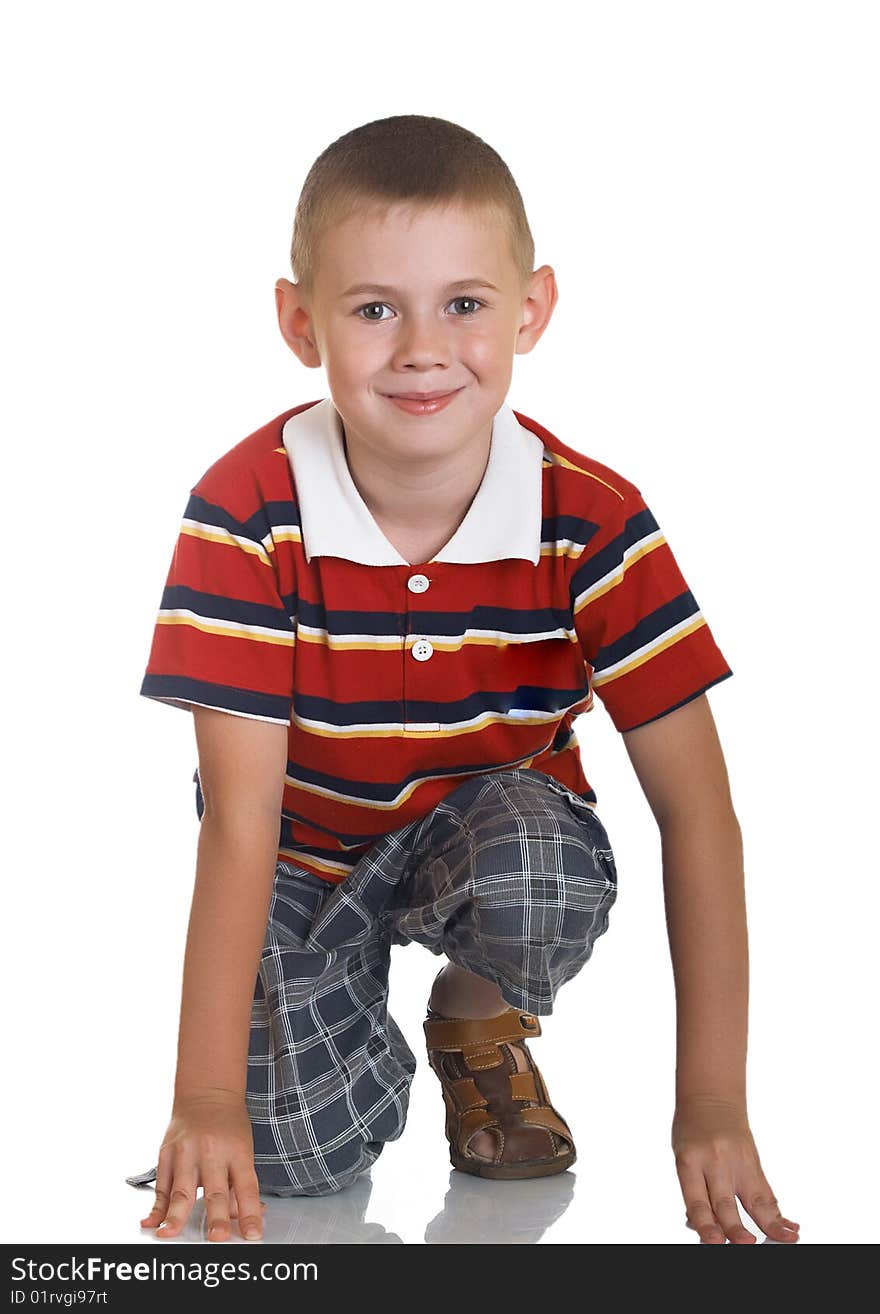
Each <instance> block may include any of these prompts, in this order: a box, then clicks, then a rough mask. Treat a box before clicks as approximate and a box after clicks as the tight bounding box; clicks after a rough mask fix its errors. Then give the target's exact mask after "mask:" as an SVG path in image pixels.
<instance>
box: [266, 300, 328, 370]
mask: <svg viewBox="0 0 880 1314" xmlns="http://www.w3.org/2000/svg"><path fill="white" fill-rule="evenodd" d="M275 309H276V311H277V313H278V327H279V328H280V330H281V336H282V337H283V339H284V341H285V342H286V343H287V345H288V347H290V350H291V351H292V352H293V354H294V355H295V356H296V357H297V359H298V360H301V361H302V363H303V365H306V366H308V368H309V369H317V368H318V367H319V366H320V365H321V355H320V352H319V351H318V346H317V343H316V342H315V339H314V335H313V332H312V321H311V317H310V316H309V313H308V311H307V310H306V308H305V305H304V304H303V301H302V298H301V297H300V292H299V285H298V284H297V283H291V282H290V280H289V279H286V278H279V279H276V281H275Z"/></svg>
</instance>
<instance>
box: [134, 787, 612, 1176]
mask: <svg viewBox="0 0 880 1314" xmlns="http://www.w3.org/2000/svg"><path fill="white" fill-rule="evenodd" d="M616 897H617V870H616V867H615V864H614V855H613V853H612V851H611V846H610V844H609V841H608V835H607V833H606V831H605V827H604V826H603V825H602V822H601V821H600V820H599V817H598V816H597V815H596V813H595V812H594V811H593V809H592V808H591V807H590V806H589V805H588V804H586V803H585V802H584V801H583V799H581V798H580V797H579V796H578V795H577V794H575V793H573V792H572V791H571V790H568V789H566V788H565V786H563V785H561V784H560V783H559V781H557V780H555V779H553V777H552V776H548V775H545V774H544V773H543V772H541V771H533V770H531V769H528V768H521V769H515V770H510V771H492V772H489V773H487V774H483V775H475V776H472V777H470V778H469V779H468V780H467V781H465V783H464V784H462V785H460V786H459V787H458V788H457V789H455V790H453V791H452V792H451V793H449V794H447V795H446V797H445V798H444V799H443V800H442V801H441V802H440V803H439V804H438V805H437V807H435V808H434V809H433V811H431V812H430V813H428V814H427V815H426V816H424V817H421V818H419V819H418V820H416V821H413V822H411V823H410V824H409V825H407V826H403V827H401V828H400V829H399V830H396V831H392V832H391V833H390V834H388V835H385V836H383V837H382V838H381V839H379V840H377V841H376V843H375V844H374V845H373V846H372V847H371V848H370V849H369V850H368V851H367V852H366V853H365V854H364V855H363V856H362V857H361V859H360V861H359V862H358V863H357V864H356V865H355V866H354V867H353V868H352V870H351V872H349V874H348V876H347V877H346V878H345V880H343V881H342V882H341V883H340V884H337V885H333V884H330V883H329V882H327V881H322V880H320V879H319V878H318V877H316V876H313V875H311V873H309V872H306V871H303V870H301V869H299V868H297V867H295V866H293V865H291V864H289V863H283V862H279V863H278V866H277V868H276V873H275V886H274V891H273V894H272V899H271V903H270V907H269V917H268V923H267V930H266V939H265V943H264V946H263V950H262V954H261V958H260V966H259V975H258V979H257V982H256V990H255V995H254V1003H253V1009H252V1013H251V1035H250V1046H249V1053H248V1083H247V1108H248V1113H249V1115H250V1119H251V1123H252V1127H253V1135H254V1166H255V1169H256V1173H257V1177H258V1180H259V1184H260V1191H261V1192H262V1193H265V1194H268V1195H282V1196H284V1195H326V1194H329V1193H330V1192H333V1191H338V1190H340V1189H341V1188H342V1187H345V1186H347V1185H348V1184H349V1183H351V1182H352V1181H353V1180H354V1179H355V1178H356V1177H357V1176H358V1175H359V1174H360V1173H362V1172H365V1171H366V1170H367V1169H368V1168H369V1167H370V1165H371V1164H372V1163H374V1162H375V1160H376V1159H377V1158H378V1156H379V1154H380V1153H381V1152H382V1149H383V1148H384V1145H385V1143H386V1142H387V1141H393V1140H396V1139H397V1138H398V1137H399V1136H400V1135H401V1134H402V1132H403V1129H404V1125H405V1123H406V1115H407V1109H408V1105H409V1090H410V1085H411V1083H412V1079H413V1076H414V1074H415V1069H416V1059H415V1056H414V1054H413V1052H412V1050H411V1049H410V1048H409V1046H408V1045H407V1043H406V1040H405V1039H404V1037H403V1035H402V1033H401V1031H400V1029H399V1028H398V1026H397V1024H396V1023H395V1021H394V1019H393V1018H392V1017H391V1016H390V1014H389V1013H388V1009H387V999H388V968H389V962H390V947H391V945H392V944H398V945H406V944H412V943H414V942H415V943H418V944H423V945H425V947H426V948H428V949H430V950H431V952H432V953H434V954H445V955H446V957H447V958H449V959H450V960H451V961H452V962H453V963H457V964H458V966H460V967H463V968H466V969H467V970H468V971H470V972H475V973H476V974H477V975H478V976H482V977H485V978H486V979H488V980H490V981H494V982H495V984H496V985H497V986H498V987H499V989H500V991H501V993H502V995H503V996H504V998H505V999H506V1000H507V1002H508V1003H509V1004H511V1005H512V1006H513V1007H515V1008H521V1009H523V1010H525V1011H526V1012H529V1013H537V1014H547V1013H551V1012H552V1011H553V1002H554V999H555V997H556V992H557V991H558V989H559V987H560V986H561V985H563V984H564V982H566V981H568V980H569V979H570V978H571V977H573V976H574V975H575V974H576V973H577V972H578V971H580V969H581V968H582V967H583V965H584V963H585V962H586V961H587V960H588V958H589V957H590V955H591V953H592V951H593V944H594V943H595V941H596V940H597V939H598V937H599V936H600V935H602V934H603V932H604V931H605V930H606V929H607V926H608V915H609V912H610V909H611V906H612V904H613V903H614V901H615V898H616ZM426 1003H427V1001H426ZM155 1178H156V1169H155V1168H153V1169H150V1170H149V1171H148V1172H146V1173H139V1174H136V1175H135V1176H133V1177H127V1178H126V1181H127V1182H129V1183H130V1184H131V1185H132V1186H146V1185H149V1184H150V1183H151V1182H154V1181H155Z"/></svg>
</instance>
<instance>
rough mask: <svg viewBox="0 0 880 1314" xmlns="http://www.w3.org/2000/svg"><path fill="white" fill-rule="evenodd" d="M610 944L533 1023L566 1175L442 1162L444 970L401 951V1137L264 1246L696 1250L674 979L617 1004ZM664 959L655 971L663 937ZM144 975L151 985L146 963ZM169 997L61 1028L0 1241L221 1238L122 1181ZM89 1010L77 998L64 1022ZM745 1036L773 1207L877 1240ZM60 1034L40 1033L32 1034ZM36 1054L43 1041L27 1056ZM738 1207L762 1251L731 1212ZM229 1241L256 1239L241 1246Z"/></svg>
mask: <svg viewBox="0 0 880 1314" xmlns="http://www.w3.org/2000/svg"><path fill="white" fill-rule="evenodd" d="M621 923H622V924H623V925H622V926H621ZM625 926H626V919H625V918H623V917H621V918H619V919H618V926H617V927H615V929H616V930H617V931H618V935H619V939H620V940H622V941H625V940H626V932H625V931H624V932H623V934H621V931H622V930H623V928H624V927H625ZM611 947H612V940H611V932H610V931H609V933H608V935H607V938H606V940H605V943H604V944H603V943H602V942H601V941H600V942H598V945H597V948H596V950H595V952H594V956H593V959H592V960H591V962H590V963H589V964H588V965H587V966H586V967H585V969H584V971H583V972H582V973H581V975H580V976H579V977H578V978H577V979H576V980H574V981H573V982H570V983H568V984H567V985H566V986H565V987H564V988H563V990H562V991H560V994H559V996H558V998H557V1007H556V1009H555V1010H554V1014H553V1015H552V1016H549V1017H545V1018H543V1019H542V1025H543V1034H542V1035H541V1036H540V1037H539V1038H538V1039H537V1040H533V1041H532V1042H530V1048H531V1051H532V1053H533V1055H534V1056H535V1059H536V1062H538V1064H539V1066H540V1067H541V1070H542V1072H543V1074H544V1076H545V1079H546V1081H547V1083H548V1086H549V1089H550V1095H551V1099H552V1100H553V1102H554V1104H555V1105H556V1106H557V1107H558V1108H559V1110H560V1112H562V1113H563V1115H564V1116H565V1117H566V1118H567V1119H568V1120H569V1122H570V1123H571V1125H572V1130H573V1132H574V1134H575V1139H576V1142H577V1147H578V1160H577V1162H576V1164H575V1166H574V1168H573V1169H571V1170H570V1171H568V1172H566V1173H563V1174H560V1175H559V1176H557V1177H550V1178H544V1179H536V1180H534V1181H527V1182H490V1181H483V1180H481V1179H477V1178H472V1177H469V1176H466V1175H465V1174H462V1173H459V1172H457V1171H455V1170H453V1169H452V1167H451V1165H450V1163H449V1160H448V1147H447V1144H446V1140H445V1136H444V1132H443V1103H442V1097H441V1094H440V1087H439V1083H438V1082H437V1081H436V1078H435V1077H434V1074H433V1073H432V1072H431V1070H430V1068H429V1067H428V1063H427V1058H426V1057H425V1055H424V1048H423V1033H422V1029H421V1023H422V1018H423V1016H424V1012H423V1005H424V1002H425V1000H426V999H427V995H428V992H429V990H430V985H431V981H432V980H433V978H434V976H435V975H436V972H437V971H438V970H439V967H440V966H441V965H442V963H443V962H444V961H445V960H444V959H439V958H438V959H435V958H433V957H432V956H431V955H430V954H429V953H428V952H427V951H425V950H422V948H421V947H420V946H407V947H406V948H402V947H395V948H394V949H393V950H392V978H391V979H392V988H391V994H390V999H389V1007H390V1011H391V1013H392V1015H393V1016H394V1017H395V1019H396V1020H397V1021H398V1023H399V1024H400V1026H401V1028H402V1029H403V1031H404V1034H405V1035H406V1037H407V1039H408V1041H409V1044H410V1047H411V1048H412V1049H413V1052H414V1053H415V1054H416V1056H417V1059H418V1070H417V1072H416V1076H415V1080H414V1082H413V1087H412V1093H411V1102H410V1110H409V1117H408V1121H407V1125H406V1128H405V1131H404V1134H403V1136H401V1137H400V1139H399V1140H397V1141H395V1142H391V1143H389V1144H387V1145H386V1147H385V1149H384V1150H383V1152H382V1154H381V1155H380V1157H379V1159H378V1160H377V1161H376V1163H375V1164H374V1165H373V1168H372V1170H371V1173H370V1174H369V1175H368V1176H367V1177H365V1178H364V1179H362V1180H361V1181H360V1182H358V1183H356V1184H355V1185H353V1186H351V1187H349V1188H348V1189H347V1190H345V1191H342V1192H340V1193H338V1194H337V1195H334V1196H328V1197H319V1198H302V1197H300V1198H294V1199H284V1200H281V1199H277V1198H273V1197H269V1196H267V1197H264V1200H265V1203H266V1206H267V1208H266V1213H265V1237H264V1244H282V1243H284V1244H289V1243H291V1242H299V1243H314V1242H318V1243H321V1244H328V1245H332V1244H339V1243H356V1244H364V1245H378V1244H404V1245H420V1244H428V1245H444V1244H453V1243H464V1244H479V1243H506V1244H515V1245H535V1244H544V1243H549V1244H554V1243H575V1244H578V1243H580V1244H583V1243H587V1244H589V1243H596V1242H609V1243H627V1242H649V1243H663V1244H673V1245H675V1244H680V1245H688V1244H699V1241H698V1238H697V1236H696V1234H695V1233H694V1232H692V1231H691V1230H690V1229H688V1228H687V1227H686V1226H685V1222H684V1204H683V1201H682V1198H681V1193H680V1189H679V1185H678V1179H677V1176H676V1173H675V1166H674V1161H673V1156H672V1152H671V1149H670V1148H669V1122H670V1118H671V1113H672V1107H671V1102H670V1098H671V1097H670V1092H671V1089H672V1087H671V1084H670V1083H671V1074H672V1067H671V1064H672V1061H673V1031H672V1022H673V1018H672V1014H671V999H672V996H671V994H670V993H669V991H671V984H670V985H669V991H667V988H666V985H665V984H663V976H662V973H663V969H662V966H661V967H659V968H656V967H655V968H654V969H652V970H659V972H660V973H661V986H660V988H659V989H658V990H655V991H654V992H653V994H649V995H645V996H644V997H641V996H636V997H635V998H632V997H631V994H630V995H628V994H625V993H624V991H623V977H624V976H625V974H626V971H627V970H631V969H632V961H633V959H632V956H631V950H632V944H629V945H628V946H627V945H626V944H625V943H624V944H620V943H619V944H618V946H617V952H616V953H614V952H612V951H611ZM656 952H657V957H658V962H660V963H662V955H663V953H664V947H663V944H662V939H661V940H660V941H658V945H657V951H656ZM627 963H628V964H629V969H628V968H627ZM141 970H142V971H143V975H144V977H145V979H146V978H147V977H148V976H149V969H147V968H143V969H141ZM128 994H129V998H128V1003H129V1005H130V1004H131V994H132V992H131V991H129V992H128ZM172 1003H173V995H172V994H171V993H169V994H168V996H167V1004H166V1005H163V1007H162V1008H161V1009H160V1008H158V1007H155V1006H153V1005H151V1004H150V1002H149V1000H148V999H146V998H145V999H144V1000H143V1011H142V1013H141V1014H140V1015H139V1016H138V1017H134V1018H131V1019H130V1020H129V1026H130V1028H133V1031H130V1032H129V1034H128V1035H126V1034H125V1033H124V1028H123V1029H118V1026H117V1029H116V1030H114V1029H113V1023H114V1021H115V1023H116V1024H118V1023H119V1020H120V1017H122V1016H124V1009H122V1008H120V1011H119V1012H115V1011H114V1010H112V1009H111V1010H110V1012H109V1013H108V1014H107V1019H106V1020H107V1024H108V1025H107V1028H105V1029H104V1030H102V1028H101V1025H100V1019H99V1018H98V1017H96V1016H93V1017H92V1018H91V1022H90V1023H89V1024H86V1023H82V1024H80V1025H79V1026H77V1025H76V1024H71V1025H70V1026H69V1027H68V1028H67V1030H66V1031H65V1032H64V1033H63V1034H62V1032H61V1031H58V1032H56V1033H55V1035H54V1038H55V1041H56V1043H58V1044H61V1045H62V1046H63V1047H64V1048H65V1049H66V1051H67V1053H68V1055H69V1060H70V1061H69V1063H68V1064H67V1065H66V1067H65V1069H64V1071H63V1073H62V1074H61V1076H62V1078H63V1080H62V1082H61V1083H59V1084H58V1088H57V1090H56V1091H54V1092H53V1091H52V1090H50V1089H49V1088H48V1086H46V1085H45V1084H44V1085H40V1084H36V1085H33V1086H32V1092H33V1099H32V1100H31V1102H30V1103H29V1104H28V1102H27V1100H26V1098H25V1096H26V1093H27V1092H26V1091H24V1090H22V1095H21V1100H20V1102H19V1103H18V1105H17V1118H18V1127H19V1134H18V1135H15V1134H14V1124H13V1128H12V1130H13V1135H11V1136H10V1137H9V1144H8V1149H7V1156H8V1158H11V1161H12V1162H11V1163H7V1172H8V1180H10V1181H12V1182H14V1183H15V1191H14V1193H11V1194H10V1193H7V1195H6V1198H5V1200H4V1201H3V1212H4V1221H3V1223H2V1240H3V1241H16V1242H22V1243H26V1242H32V1243H38V1242H43V1243H46V1242H61V1241H64V1242H68V1243H73V1242H76V1243H86V1244H88V1243H94V1242H103V1243H110V1242H128V1243H132V1242H133V1243H138V1242H141V1243H143V1244H148V1245H160V1246H161V1245H164V1246H173V1245H175V1244H178V1243H179V1241H184V1242H193V1241H204V1242H205V1244H206V1245H207V1244H213V1243H209V1242H207V1241H205V1238H204V1208H203V1204H202V1201H201V1198H200V1199H199V1200H198V1201H197V1203H196V1206H195V1208H194V1210H193V1212H192V1214H191V1216H190V1219H189V1222H188V1224H187V1227H186V1229H185V1231H184V1232H183V1234H182V1235H181V1237H180V1238H179V1241H178V1239H174V1238H171V1239H168V1240H159V1239H158V1238H157V1236H156V1233H155V1232H153V1231H149V1232H147V1231H141V1229H140V1227H139V1221H138V1220H139V1219H140V1218H141V1217H143V1216H145V1215H146V1214H147V1213H148V1212H149V1208H150V1206H151V1204H152V1200H153V1192H152V1189H149V1188H145V1189H135V1188H133V1187H131V1186H129V1185H128V1184H127V1183H126V1182H125V1181H124V1178H125V1177H126V1176H128V1175H132V1174H134V1173H136V1172H140V1171H143V1170H145V1169H147V1168H149V1167H150V1166H151V1165H152V1164H153V1163H155V1161H156V1151H157V1150H158V1144H159V1139H160V1138H161V1135H162V1132H163V1131H164V1125H165V1114H166V1107H167V1100H168V1095H169V1091H170V1084H169V1083H170V1081H171V1078H172V1075H173V1065H172V1064H171V1062H170V1060H171V1058H172V1055H173V1046H172V1044H171V1039H173V1037H171V1038H169V1036H168V1035H167V1030H168V1025H169V1022H173V1021H174V1020H175V1019H174V1016H173V1009H171V1004H172ZM61 1004H62V1001H58V1000H56V1001H55V1005H56V1007H60V1006H61ZM166 1006H167V1007H168V1008H169V1010H170V1015H169V1016H165V1015H164V1009H165V1007H166ZM108 1007H109V1005H108ZM87 1010H88V1003H87V1001H86V1000H84V999H82V998H80V1000H79V1001H78V1006H77V1009H76V1010H73V1009H71V1010H70V1015H71V1017H72V1016H73V1015H74V1012H75V1011H78V1012H79V1015H80V1016H82V1015H83V1013H84V1012H85V1011H87ZM138 1028H141V1033H140V1034H139V1035H137V1030H138ZM754 1032H755V1036H754V1040H753V1045H754V1049H755V1067H756V1073H757V1075H756V1078H755V1079H754V1080H753V1081H752V1089H753V1098H752V1107H751V1110H750V1112H751V1117H752V1127H753V1131H754V1132H755V1135H756V1141H757V1143H758V1146H759V1151H760V1153H761V1157H762V1161H763V1163H764V1165H765V1168H766V1171H767V1172H768V1175H769V1177H770V1181H771V1184H772V1185H773V1187H774V1189H775V1190H776V1193H777V1196H778V1198H779V1200H780V1203H781V1207H782V1209H783V1212H786V1213H788V1214H789V1215H790V1216H791V1217H793V1218H795V1219H797V1220H798V1221H799V1222H800V1224H801V1229H802V1233H803V1237H804V1241H805V1242H807V1243H809V1242H810V1241H866V1240H869V1239H876V1228H875V1227H874V1225H873V1224H872V1222H871V1216H870V1214H869V1213H868V1212H866V1211H865V1210H861V1209H859V1208H857V1207H855V1197H854V1198H853V1200H854V1206H853V1207H852V1208H847V1209H846V1210H840V1209H839V1206H840V1196H839V1192H838V1191H837V1189H836V1188H835V1189H833V1190H832V1189H830V1185H831V1184H833V1183H832V1181H831V1179H832V1178H833V1174H832V1173H830V1172H828V1171H826V1169H828V1168H829V1166H830V1162H831V1161H830V1157H829V1154H830V1147H828V1148H827V1149H826V1151H825V1152H823V1153H817V1152H816V1149H815V1147H816V1145H817V1144H818V1141H819V1138H820V1136H821V1134H822V1132H823V1129H824V1128H825V1126H826V1124H825V1123H824V1121H823V1119H824V1110H817V1109H816V1107H815V1106H811V1103H810V1098H809V1096H807V1098H806V1099H805V1100H803V1101H798V1100H794V1101H793V1100H792V1099H791V1090H792V1086H791V1084H788V1085H786V1087H784V1088H782V1087H779V1094H778V1097H777V1096H775V1095H774V1093H773V1086H774V1084H775V1083H778V1078H779V1075H780V1072H781V1070H782V1067H783V1065H784V1058H785V1035H784V1032H780V1029H779V1028H778V1026H777V1025H776V1024H775V1023H774V1022H773V1021H772V1019H771V1020H770V1021H769V1024H766V1025H765V1024H762V1020H761V1019H760V1018H759V1019H758V1020H757V1024H756V1026H755V1027H754ZM133 1035H136V1038H135V1039H133V1038H132V1036H133ZM52 1037H53V1033H52V1030H51V1028H47V1029H46V1031H45V1033H44V1034H43V1036H42V1041H43V1042H45V1043H49V1042H51V1040H52ZM799 1043H802V1042H798V1041H797V1040H795V1041H794V1042H793V1044H794V1045H795V1047H797V1045H798V1044H799ZM768 1046H769V1047H768ZM780 1046H781V1048H780ZM771 1048H775V1050H776V1053H775V1056H774V1053H772V1052H771ZM40 1052H41V1049H40V1044H39V1042H37V1044H36V1048H35V1050H34V1055H35V1056H36V1057H37V1058H38V1057H39V1054H40ZM42 1052H43V1053H45V1050H43V1051H42ZM158 1054H161V1060H158V1059H157V1057H156V1056H157V1055H158ZM95 1074H97V1077H96V1075H95ZM90 1075H91V1078H92V1080H91V1081H89V1080H88V1078H89V1076H90ZM96 1083H97V1084H96ZM8 1089H9V1088H8V1087H7V1092H8ZM101 1089H102V1090H103V1095H100V1094H99V1095H97V1096H96V1094H95V1091H96V1090H101ZM817 1113H819V1114H820V1115H821V1116H820V1117H818V1118H817ZM850 1114H851V1119H852V1121H851V1122H850V1123H848V1124H847V1125H845V1126H843V1127H842V1128H839V1129H838V1131H837V1133H836V1139H837V1144H838V1146H839V1147H841V1148H842V1146H843V1144H844V1142H845V1138H846V1136H847V1135H850V1134H853V1135H857V1134H858V1125H859V1121H860V1118H859V1111H858V1108H857V1107H856V1106H855V1105H853V1106H852V1107H851V1109H850ZM866 1118H867V1109H865V1111H864V1114H863V1119H866ZM823 1165H824V1166H825V1167H824V1168H823ZM740 1213H741V1215H742V1216H743V1221H744V1223H745V1224H746V1226H747V1227H749V1230H750V1231H753V1232H754V1233H755V1234H756V1238H757V1241H758V1242H763V1241H764V1237H763V1234H761V1233H760V1230H759V1229H758V1228H757V1227H756V1226H755V1225H754V1224H753V1223H752V1222H751V1220H750V1219H749V1218H748V1215H746V1214H745V1211H744V1210H743V1209H742V1207H741V1208H740ZM838 1213H840V1214H841V1215H843V1216H844V1217H843V1218H842V1219H839V1218H838ZM229 1244H238V1245H245V1244H247V1245H253V1244H254V1243H253V1242H244V1241H242V1239H241V1238H240V1237H238V1236H236V1237H234V1238H233V1240H232V1241H231V1242H230V1243H229ZM799 1244H803V1242H800V1243H799Z"/></svg>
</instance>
